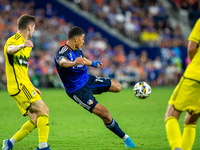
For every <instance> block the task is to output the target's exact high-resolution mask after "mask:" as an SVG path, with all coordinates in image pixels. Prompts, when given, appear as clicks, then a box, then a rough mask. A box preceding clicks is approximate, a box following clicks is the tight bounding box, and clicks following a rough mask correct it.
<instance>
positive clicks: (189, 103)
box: [165, 19, 200, 150]
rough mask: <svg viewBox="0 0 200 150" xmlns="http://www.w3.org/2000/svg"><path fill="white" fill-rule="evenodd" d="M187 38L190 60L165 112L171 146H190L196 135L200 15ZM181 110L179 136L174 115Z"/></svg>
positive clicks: (183, 149)
mask: <svg viewBox="0 0 200 150" xmlns="http://www.w3.org/2000/svg"><path fill="white" fill-rule="evenodd" d="M188 40H189V43H188V57H189V58H190V60H191V63H190V64H189V65H188V67H187V69H186V71H185V73H184V75H183V77H182V78H181V80H180V82H179V83H178V85H177V87H176V88H175V90H174V92H173V94H172V96H171V98H170V100H169V105H168V108H167V112H166V115H165V126H166V132H167V138H168V141H169V144H170V147H171V149H172V150H191V149H192V146H193V143H194V140H195V136H196V123H197V120H198V118H199V116H200V106H199V104H200V96H199V93H200V77H199V75H200V51H199V46H198V45H199V43H200V19H198V20H197V22H196V24H195V26H194V28H193V30H192V32H191V34H190V36H189V38H188ZM182 111H187V114H186V117H185V121H184V131H183V134H182V136H181V131H180V128H179V123H178V119H179V117H180V114H181V112H182Z"/></svg>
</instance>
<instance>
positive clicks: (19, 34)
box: [16, 32, 26, 42]
mask: <svg viewBox="0 0 200 150" xmlns="http://www.w3.org/2000/svg"><path fill="white" fill-rule="evenodd" d="M16 35H19V36H20V37H21V38H22V40H23V41H24V42H25V41H26V40H25V39H24V37H23V36H22V35H21V34H20V33H19V32H17V33H16Z"/></svg>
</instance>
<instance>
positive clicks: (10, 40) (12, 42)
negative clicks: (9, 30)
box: [6, 38, 17, 47]
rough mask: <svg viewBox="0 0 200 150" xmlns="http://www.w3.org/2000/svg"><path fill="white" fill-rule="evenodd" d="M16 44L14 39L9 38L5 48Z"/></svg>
mask: <svg viewBox="0 0 200 150" xmlns="http://www.w3.org/2000/svg"><path fill="white" fill-rule="evenodd" d="M16 43H17V42H16V40H15V39H14V38H9V39H8V40H7V42H6V46H7V47H8V46H11V45H17V44H16Z"/></svg>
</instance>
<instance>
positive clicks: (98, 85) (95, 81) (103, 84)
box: [68, 75, 111, 113]
mask: <svg viewBox="0 0 200 150" xmlns="http://www.w3.org/2000/svg"><path fill="white" fill-rule="evenodd" d="M110 86H111V80H110V79H107V78H103V77H97V76H92V75H90V77H89V80H88V82H87V83H86V84H85V85H84V86H83V87H82V88H80V89H78V90H77V91H74V92H72V93H70V94H68V95H69V97H71V98H72V99H73V100H74V101H75V102H76V103H78V104H79V105H81V106H82V107H83V108H85V109H86V110H88V111H90V112H91V113H92V110H93V109H94V107H95V106H96V104H97V103H98V101H97V100H96V99H95V97H94V96H93V94H101V93H103V92H107V91H108V90H109V88H110Z"/></svg>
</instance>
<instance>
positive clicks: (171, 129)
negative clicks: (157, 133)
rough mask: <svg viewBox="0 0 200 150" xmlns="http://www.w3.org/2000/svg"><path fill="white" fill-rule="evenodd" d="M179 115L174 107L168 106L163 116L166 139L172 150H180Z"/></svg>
mask: <svg viewBox="0 0 200 150" xmlns="http://www.w3.org/2000/svg"><path fill="white" fill-rule="evenodd" d="M180 115H181V112H180V111H178V110H176V109H175V108H174V106H172V105H170V104H169V105H168V107H167V111H166V114H165V127H166V133H167V138H168V141H169V144H170V147H171V148H172V150H181V147H182V142H181V131H180V128H179V124H178V119H179V117H180Z"/></svg>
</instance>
